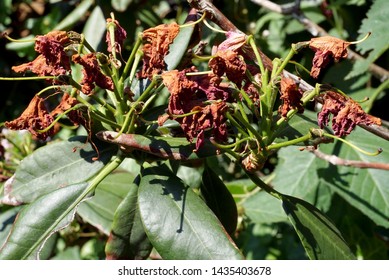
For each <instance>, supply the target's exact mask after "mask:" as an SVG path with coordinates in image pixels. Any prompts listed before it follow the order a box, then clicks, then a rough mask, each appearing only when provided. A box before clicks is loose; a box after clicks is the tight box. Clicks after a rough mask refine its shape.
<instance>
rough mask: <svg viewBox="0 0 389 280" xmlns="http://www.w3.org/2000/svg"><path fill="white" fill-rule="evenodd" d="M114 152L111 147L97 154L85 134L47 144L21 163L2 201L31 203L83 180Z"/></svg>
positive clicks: (14, 203) (5, 202) (101, 166)
mask: <svg viewBox="0 0 389 280" xmlns="http://www.w3.org/2000/svg"><path fill="white" fill-rule="evenodd" d="M112 153H113V150H112V148H110V147H108V148H107V147H106V148H102V149H101V150H99V153H97V152H96V151H95V150H94V149H93V147H92V146H91V145H90V144H89V143H87V142H86V138H85V137H75V138H71V139H69V140H68V141H62V142H58V143H53V144H50V145H47V146H44V147H42V148H40V149H38V150H36V151H35V152H34V153H32V154H31V155H30V156H28V157H26V158H25V159H24V160H23V161H22V162H21V164H20V166H19V168H18V169H17V171H16V173H15V175H14V176H13V177H12V178H11V179H9V181H8V182H7V184H6V185H7V186H6V187H5V189H4V194H5V195H4V198H3V200H2V202H3V203H4V204H12V205H18V204H21V203H30V202H32V201H34V200H36V199H37V198H38V197H39V196H41V195H44V194H46V193H49V192H51V191H53V190H56V189H59V188H63V187H65V186H68V185H71V184H77V183H80V182H84V181H86V180H88V179H89V178H91V177H92V176H93V175H95V174H96V173H97V172H99V171H100V170H101V169H102V168H103V167H104V165H105V163H107V162H108V160H109V159H110V158H111V156H112ZM97 157H98V158H97ZM96 159H97V160H96Z"/></svg>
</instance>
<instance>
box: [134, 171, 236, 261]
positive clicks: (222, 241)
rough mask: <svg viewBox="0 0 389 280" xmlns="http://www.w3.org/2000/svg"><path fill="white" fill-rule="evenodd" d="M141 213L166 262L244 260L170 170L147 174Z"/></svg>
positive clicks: (141, 188)
mask: <svg viewBox="0 0 389 280" xmlns="http://www.w3.org/2000/svg"><path fill="white" fill-rule="evenodd" d="M138 195H139V198H138V201H139V211H140V215H141V218H142V221H143V224H144V227H145V230H146V233H147V235H148V237H149V238H150V241H151V243H152V244H153V246H154V247H155V249H156V250H157V251H158V253H159V254H160V255H161V256H162V258H164V259H191V260H194V259H242V255H241V253H240V251H239V250H238V248H237V247H236V245H235V244H234V243H233V241H232V240H231V239H230V237H229V236H228V234H227V233H226V232H225V230H224V228H223V226H222V225H221V224H220V222H219V220H218V219H217V218H216V216H215V214H214V213H213V212H212V211H211V210H210V209H209V208H208V207H207V205H206V204H205V203H204V201H203V200H202V199H201V198H200V197H198V195H197V194H195V193H194V191H193V190H192V189H191V188H189V187H187V186H185V185H184V184H183V182H182V181H181V180H180V179H179V178H178V177H176V176H175V174H174V173H172V172H171V171H170V170H168V169H167V168H162V167H152V168H148V169H146V170H144V172H143V173H142V178H141V182H140V185H139V192H138Z"/></svg>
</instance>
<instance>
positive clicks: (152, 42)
mask: <svg viewBox="0 0 389 280" xmlns="http://www.w3.org/2000/svg"><path fill="white" fill-rule="evenodd" d="M179 31H180V27H179V25H178V24H177V23H171V24H161V25H158V26H156V27H153V28H149V29H147V30H145V31H144V32H143V34H142V38H143V41H144V45H143V68H142V70H141V71H140V73H139V76H140V77H142V78H146V77H147V78H149V79H152V78H153V76H154V75H156V74H160V73H161V72H162V71H163V70H165V68H166V64H165V61H164V58H165V56H166V55H167V54H168V52H169V46H170V44H171V43H173V40H174V38H176V36H177V34H178V32H179Z"/></svg>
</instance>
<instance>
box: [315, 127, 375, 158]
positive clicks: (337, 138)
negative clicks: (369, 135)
mask: <svg viewBox="0 0 389 280" xmlns="http://www.w3.org/2000/svg"><path fill="white" fill-rule="evenodd" d="M323 136H325V137H329V138H333V139H336V140H339V141H341V142H343V143H345V144H346V145H349V146H350V147H351V148H353V149H355V150H357V151H359V152H361V153H363V154H365V155H368V156H377V155H379V154H380V153H382V149H381V148H379V149H377V151H375V152H368V151H365V150H363V149H361V148H359V147H357V146H356V145H354V144H352V143H350V142H349V141H347V140H345V139H343V138H340V137H337V136H335V135H332V134H329V133H326V132H324V133H323Z"/></svg>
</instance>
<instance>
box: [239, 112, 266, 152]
mask: <svg viewBox="0 0 389 280" xmlns="http://www.w3.org/2000/svg"><path fill="white" fill-rule="evenodd" d="M234 117H236V118H237V119H238V120H239V121H240V122H241V123H242V124H243V126H244V127H245V128H247V129H248V130H249V132H250V133H251V134H252V135H253V136H254V137H255V139H256V140H257V141H258V142H259V144H260V145H261V148H262V149H263V148H265V143H264V142H263V139H262V136H261V135H260V134H259V133H258V131H256V130H255V129H254V127H252V126H251V124H250V123H248V122H247V121H246V120H245V119H244V118H243V117H242V116H241V115H240V114H239V113H234Z"/></svg>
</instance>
